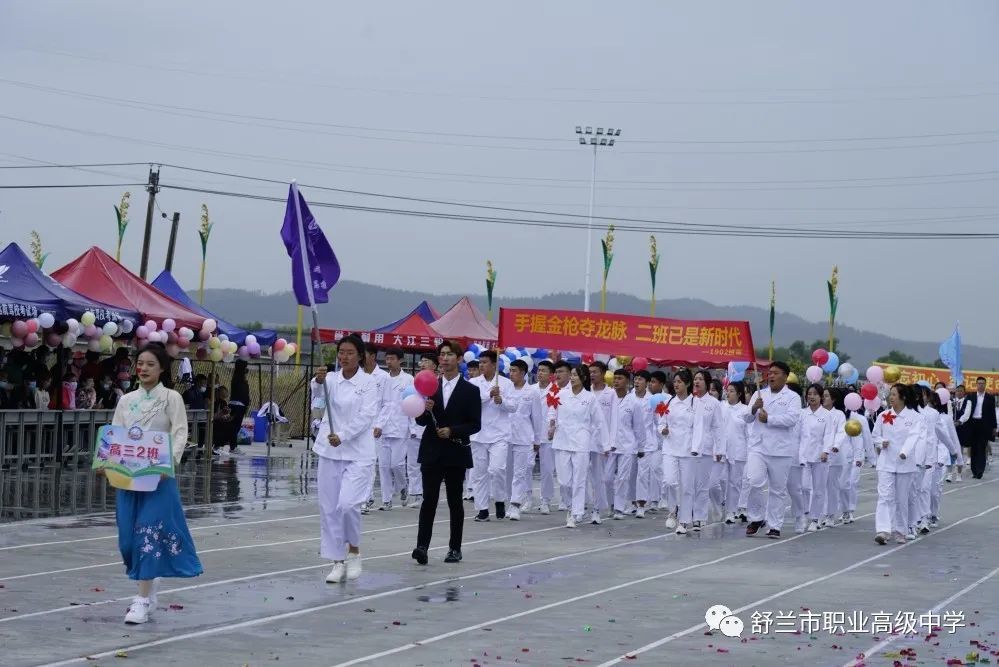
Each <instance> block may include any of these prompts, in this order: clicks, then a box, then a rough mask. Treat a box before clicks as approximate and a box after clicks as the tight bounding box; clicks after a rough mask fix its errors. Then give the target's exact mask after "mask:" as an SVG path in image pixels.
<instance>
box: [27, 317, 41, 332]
mask: <svg viewBox="0 0 999 667" xmlns="http://www.w3.org/2000/svg"><path fill="white" fill-rule="evenodd" d="M24 324H25V325H26V326H27V327H28V333H35V332H36V331H38V320H36V319H34V318H32V319H30V320H28V321H27V322H25V323H24Z"/></svg>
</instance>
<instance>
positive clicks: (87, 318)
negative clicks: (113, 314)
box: [80, 310, 97, 327]
mask: <svg viewBox="0 0 999 667" xmlns="http://www.w3.org/2000/svg"><path fill="white" fill-rule="evenodd" d="M96 321H97V317H96V316H95V315H94V314H93V313H92V312H90V311H89V310H88V311H87V312H85V313H84V314H83V315H82V316H80V324H82V325H83V326H85V327H89V326H90V325H91V324H93V323H94V322H96Z"/></svg>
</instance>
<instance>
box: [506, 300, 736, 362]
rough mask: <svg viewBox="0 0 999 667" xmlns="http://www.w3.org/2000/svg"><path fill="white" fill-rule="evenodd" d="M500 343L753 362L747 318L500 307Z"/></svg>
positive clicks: (651, 357)
mask: <svg viewBox="0 0 999 667" xmlns="http://www.w3.org/2000/svg"><path fill="white" fill-rule="evenodd" d="M499 338H500V340H499V344H500V347H501V348H502V347H508V346H514V347H539V348H545V349H554V350H572V351H573V352H579V353H582V354H616V355H628V356H633V357H645V358H647V359H649V360H650V361H653V362H656V363H658V364H660V365H665V364H671V365H676V364H700V365H703V366H709V365H713V366H724V365H726V364H728V362H730V361H750V362H752V361H756V353H755V351H754V349H753V337H752V335H751V334H750V331H749V323H748V322H741V321H728V320H674V319H666V318H661V317H645V316H639V315H621V314H615V313H588V312H582V311H572V310H538V309H530V308H500V318H499Z"/></svg>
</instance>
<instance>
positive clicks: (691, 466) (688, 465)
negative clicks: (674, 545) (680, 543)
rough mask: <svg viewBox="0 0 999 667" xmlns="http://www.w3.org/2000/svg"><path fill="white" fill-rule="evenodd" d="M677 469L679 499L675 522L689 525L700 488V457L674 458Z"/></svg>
mask: <svg viewBox="0 0 999 667" xmlns="http://www.w3.org/2000/svg"><path fill="white" fill-rule="evenodd" d="M676 462H677V468H678V470H679V473H680V474H679V478H680V479H679V483H680V484H679V489H678V492H677V493H678V496H679V498H680V503H679V508H680V509H679V512H678V513H677V518H676V520H677V521H678V522H679V523H683V524H686V525H688V526H689V525H690V524H691V523H693V522H694V519H695V517H694V508H695V503H696V501H697V492H698V490H699V488H700V481H701V477H702V472H701V471H702V470H703V468H704V466H703V465H701V457H699V456H678V457H676Z"/></svg>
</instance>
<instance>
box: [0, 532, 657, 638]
mask: <svg viewBox="0 0 999 667" xmlns="http://www.w3.org/2000/svg"><path fill="white" fill-rule="evenodd" d="M448 522H449V520H448V519H444V520H442V521H435V522H434V523H448ZM563 527H564V526H561V525H559V526H550V527H548V528H539V529H536V530H527V531H522V532H519V533H511V534H509V535H496V536H493V537H486V538H483V539H480V540H473V541H471V542H465V543H464V545H469V544H482V543H484V542H496V541H498V540H505V539H509V538H511V537H522V536H525V535H533V534H535V533H546V532H548V531H552V530H558V529H560V528H563ZM659 537H662V535H657V536H655V537H653V538H648V539H657V538H659ZM317 539H318V538H317ZM446 548H447V547H445V546H439V547H431V548H430V551H440V550H443V549H446ZM411 551H412V550H410V551H400V552H398V553H394V554H381V555H378V556H365V557H364V562H366V563H367V562H369V561H373V560H381V559H384V558H399V557H402V556H409V555H410V553H411ZM329 566H330V564H329V562H325V563H320V564H318V565H306V566H303V567H295V568H290V569H287V570H276V571H273V572H262V573H260V574H252V575H248V576H243V577H233V578H231V579H221V580H219V581H211V582H207V583H204V584H191V585H188V586H178V587H177V588H169V589H166V590H162V591H159V592H158V595H159V596H161V597H162V596H164V595H170V594H171V593H181V592H184V591H193V590H198V589H202V588H211V587H214V586H224V585H226V584H234V583H241V582H244V581H251V580H253V579H263V578H270V577H275V576H280V575H283V574H293V573H296V572H306V571H308V570H318V569H320V568H326V567H329ZM428 585H429V584H428ZM133 597H134V596H133V595H127V596H125V597H120V598H112V599H109V600H99V601H97V602H87V603H83V604H74V605H66V606H64V607H57V608H55V609H45V610H42V611H34V612H30V613H26V614H18V615H17V616H8V617H6V618H0V623H9V622H11V621H17V620H23V619H25V618H35V617H37V616H48V615H49V614H56V613H59V612H62V611H70V610H74V609H82V608H85V607H99V606H102V605H107V604H113V603H115V602H122V601H124V600H131V599H132V598H133Z"/></svg>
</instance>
